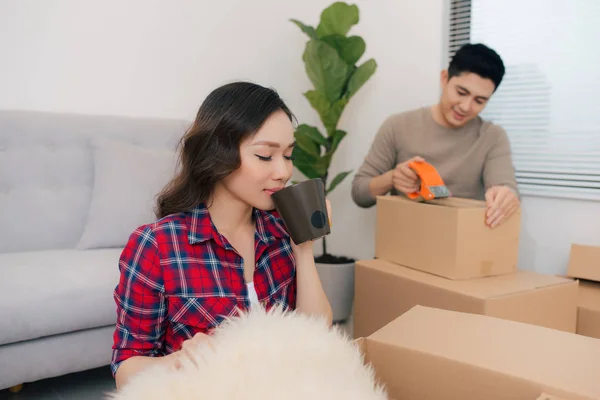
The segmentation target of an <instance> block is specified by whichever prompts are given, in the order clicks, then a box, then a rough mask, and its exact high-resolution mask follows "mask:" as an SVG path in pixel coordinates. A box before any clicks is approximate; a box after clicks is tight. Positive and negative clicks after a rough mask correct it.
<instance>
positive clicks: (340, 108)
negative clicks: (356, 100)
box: [323, 97, 348, 136]
mask: <svg viewBox="0 0 600 400" xmlns="http://www.w3.org/2000/svg"><path fill="white" fill-rule="evenodd" d="M346 104H348V99H346V98H343V97H342V98H341V99H339V100H338V101H336V102H335V103H333V105H332V106H331V108H330V109H329V112H328V113H327V115H326V117H325V118H324V119H323V125H324V126H325V129H327V135H328V136H332V135H333V134H334V133H335V129H336V127H337V124H338V122H339V120H340V117H341V116H342V113H343V112H344V108H346Z"/></svg>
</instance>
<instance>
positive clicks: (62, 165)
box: [0, 110, 189, 253]
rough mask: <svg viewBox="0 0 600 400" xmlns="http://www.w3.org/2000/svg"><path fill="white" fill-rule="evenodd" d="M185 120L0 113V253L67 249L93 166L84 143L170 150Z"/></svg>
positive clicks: (77, 228)
mask: <svg viewBox="0 0 600 400" xmlns="http://www.w3.org/2000/svg"><path fill="white" fill-rule="evenodd" d="M188 127H189V121H183V120H171V119H155V118H133V117H121V116H102V115H81V114H69V113H52V112H40V111H24V110H0V253H4V252H16V251H29V250H43V249H60V248H72V247H73V246H75V245H76V244H77V242H78V240H79V238H80V236H81V234H82V232H83V229H84V225H85V222H86V217H87V212H88V208H89V204H90V201H91V195H92V188H93V180H94V174H93V171H94V167H93V157H92V149H91V142H90V140H91V139H92V138H94V137H103V138H109V139H116V140H120V141H123V142H129V143H133V144H137V145H141V146H144V147H148V148H168V149H173V150H174V149H175V148H176V146H177V143H178V141H179V139H180V138H181V136H182V135H183V134H184V132H185V130H186V129H187V128H188Z"/></svg>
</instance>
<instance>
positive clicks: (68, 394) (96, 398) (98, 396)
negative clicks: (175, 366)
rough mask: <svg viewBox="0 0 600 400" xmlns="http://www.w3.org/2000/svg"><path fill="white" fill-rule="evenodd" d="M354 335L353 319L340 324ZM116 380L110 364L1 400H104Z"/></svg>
mask: <svg viewBox="0 0 600 400" xmlns="http://www.w3.org/2000/svg"><path fill="white" fill-rule="evenodd" d="M340 326H341V327H342V328H343V329H344V330H346V332H348V334H349V335H352V320H351V319H350V320H349V321H347V322H345V323H343V324H340ZM114 388H115V382H114V380H113V378H112V375H111V373H110V368H109V367H108V366H106V367H102V368H97V369H93V370H90V371H84V372H80V373H76V374H69V375H64V376H60V377H57V378H52V379H45V380H42V381H38V382H33V383H26V384H25V385H24V387H23V390H22V391H21V392H19V393H17V394H13V393H10V392H9V391H8V390H1V391H0V400H83V399H85V400H104V398H105V395H106V393H108V392H110V391H112V390H114Z"/></svg>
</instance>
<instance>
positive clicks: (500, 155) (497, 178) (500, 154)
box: [483, 126, 519, 196]
mask: <svg viewBox="0 0 600 400" xmlns="http://www.w3.org/2000/svg"><path fill="white" fill-rule="evenodd" d="M492 129H494V132H493V134H494V137H495V139H494V144H493V145H492V147H491V148H490V150H489V151H488V154H487V155H486V158H485V163H484V165H483V184H484V185H485V189H486V190H487V189H488V188H490V187H491V186H498V185H502V186H508V187H509V188H511V189H512V190H514V192H515V193H516V194H517V196H518V195H519V191H518V187H517V181H516V177H515V168H514V165H513V160H512V155H511V148H510V142H509V140H508V136H507V134H506V131H505V130H504V129H502V128H501V127H499V126H494V127H493V128H492Z"/></svg>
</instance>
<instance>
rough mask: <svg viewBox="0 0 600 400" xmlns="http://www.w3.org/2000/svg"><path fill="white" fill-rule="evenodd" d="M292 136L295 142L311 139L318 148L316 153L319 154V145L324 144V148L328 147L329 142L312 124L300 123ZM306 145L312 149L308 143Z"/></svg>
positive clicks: (304, 141)
mask: <svg viewBox="0 0 600 400" xmlns="http://www.w3.org/2000/svg"><path fill="white" fill-rule="evenodd" d="M294 136H295V137H296V142H297V143H298V142H302V143H308V142H307V141H311V142H313V144H316V145H317V149H318V152H317V153H316V154H317V155H319V154H321V149H320V147H319V146H324V147H326V148H328V147H329V142H328V141H327V139H325V137H324V136H323V135H322V134H321V132H319V130H318V129H317V128H315V127H314V126H310V125H306V124H302V125H300V126H298V129H296V132H295V135H294ZM307 147H308V148H309V149H311V150H312V149H314V147H313V146H310V145H309V146H307Z"/></svg>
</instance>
